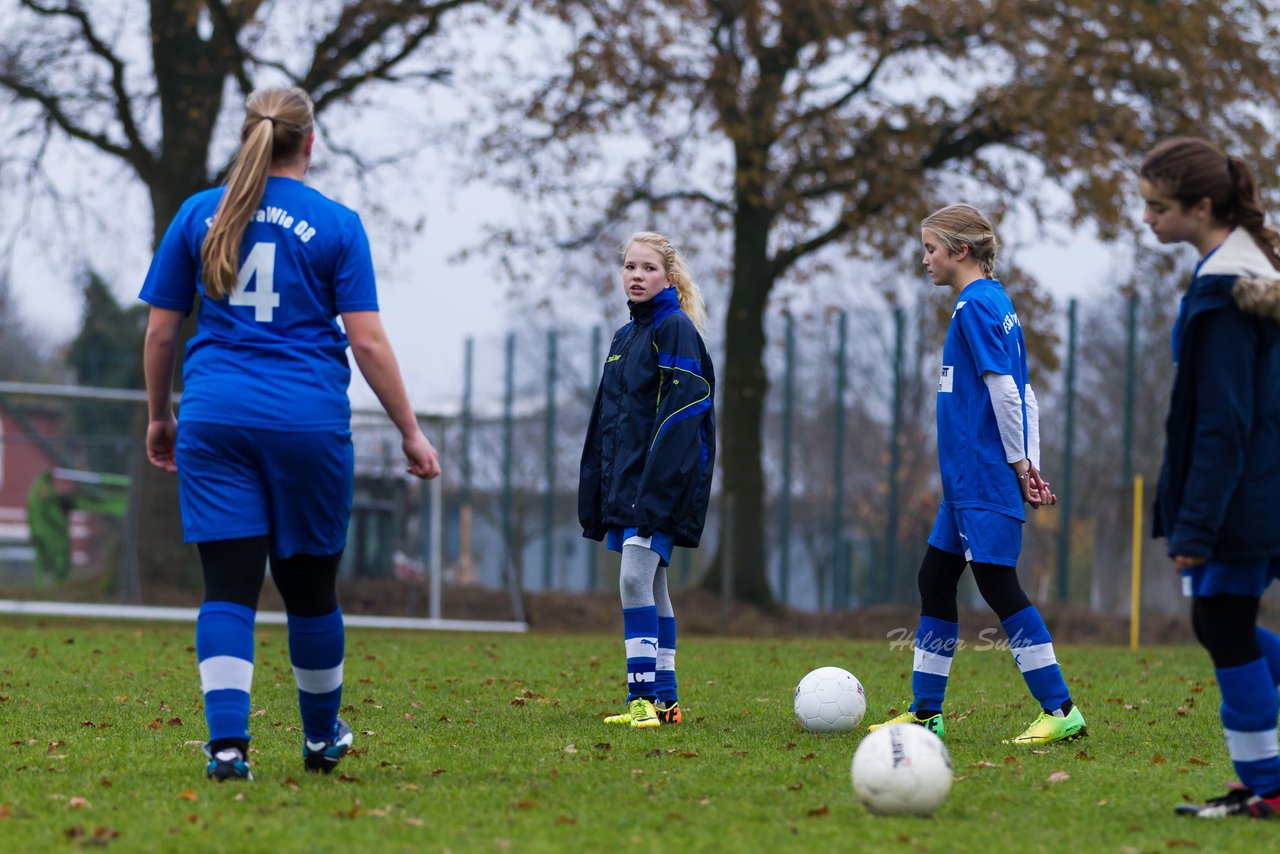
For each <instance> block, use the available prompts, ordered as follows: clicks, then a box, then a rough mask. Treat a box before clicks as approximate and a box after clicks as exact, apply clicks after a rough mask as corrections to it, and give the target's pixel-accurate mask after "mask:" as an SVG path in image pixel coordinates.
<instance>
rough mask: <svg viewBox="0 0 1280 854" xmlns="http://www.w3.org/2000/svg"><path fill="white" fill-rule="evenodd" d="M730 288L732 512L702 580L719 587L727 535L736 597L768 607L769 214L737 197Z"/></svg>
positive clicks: (727, 376)
mask: <svg viewBox="0 0 1280 854" xmlns="http://www.w3.org/2000/svg"><path fill="white" fill-rule="evenodd" d="M734 220H735V222H734V253H733V294H732V296H731V297H730V298H729V312H728V316H727V317H726V318H725V350H724V364H723V365H722V366H721V371H720V375H721V376H722V377H723V381H722V383H721V390H722V398H721V408H720V413H719V419H718V420H719V422H720V448H721V453H720V471H721V472H722V475H723V476H722V478H721V507H722V508H725V507H728V506H730V504H729V502H727V501H725V500H724V498H725V497H726V496H729V495H732V496H733V502H732V507H733V515H734V518H733V519H732V521H731V520H729V519H728V518H727V517H726V516H724V515H723V514H722V515H721V518H720V540H719V543H720V545H719V548H718V553H719V556H718V557H717V558H716V560H715V561H714V562H713V564H712V567H711V571H710V572H709V573H708V575H707V577H706V579H705V580H704V581H703V586H704V587H705V588H706V589H708V590H712V591H719V589H720V573H721V572H722V571H723V570H724V567H723V566H722V564H721V560H722V557H723V555H724V554H725V552H726V549H725V545H726V543H727V537H728V536H732V537H733V545H732V548H731V549H730V550H729V553H730V554H732V555H733V560H734V566H733V595H734V598H736V599H739V600H742V601H746V602H750V603H752V604H754V605H759V606H761V607H766V608H770V607H773V606H774V604H775V602H774V597H773V591H772V590H771V589H770V587H769V578H768V575H767V570H768V559H767V552H766V550H765V536H764V505H765V484H764V466H763V463H762V457H761V455H762V453H763V445H762V441H761V435H760V431H761V425H762V424H763V417H764V401H765V393H766V392H767V391H768V377H767V376H766V374H765V369H764V348H765V337H764V315H765V308H766V306H767V304H768V301H769V292H770V290H771V289H772V288H773V282H774V279H773V276H772V274H771V272H770V267H769V257H768V246H769V227H770V220H771V214H770V212H769V211H768V210H767V209H764V208H761V207H758V206H753V205H751V204H750V203H748V202H746V201H742V200H740V202H739V205H738V208H737V212H736V213H735V215H734Z"/></svg>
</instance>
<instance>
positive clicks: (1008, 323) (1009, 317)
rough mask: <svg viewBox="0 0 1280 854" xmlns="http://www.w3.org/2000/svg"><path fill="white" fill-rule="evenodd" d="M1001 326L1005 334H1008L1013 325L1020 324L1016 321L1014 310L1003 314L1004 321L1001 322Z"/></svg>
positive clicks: (1016, 315) (1016, 316)
mask: <svg viewBox="0 0 1280 854" xmlns="http://www.w3.org/2000/svg"><path fill="white" fill-rule="evenodd" d="M1001 326H1003V327H1004V334H1005V335H1008V334H1009V333H1010V332H1012V331H1013V327H1015V326H1021V324H1020V323H1018V313H1017V312H1016V311H1011V312H1009V313H1008V314H1006V315H1005V316H1004V322H1003V323H1001Z"/></svg>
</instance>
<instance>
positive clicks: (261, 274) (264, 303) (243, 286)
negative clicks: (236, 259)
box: [227, 243, 280, 323]
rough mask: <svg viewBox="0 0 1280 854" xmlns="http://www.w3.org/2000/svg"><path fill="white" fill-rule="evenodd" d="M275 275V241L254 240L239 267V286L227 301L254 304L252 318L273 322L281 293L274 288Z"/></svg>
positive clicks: (237, 284)
mask: <svg viewBox="0 0 1280 854" xmlns="http://www.w3.org/2000/svg"><path fill="white" fill-rule="evenodd" d="M275 278H276V245H275V244H274V243H255V244H253V248H252V249H250V250H249V256H248V257H247V258H245V259H244V265H243V266H241V267H240V275H239V277H238V278H237V279H236V289H235V290H234V291H232V292H231V296H230V297H228V299H227V302H228V303H229V304H231V305H250V306H253V319H254V320H256V321H258V322H259V323H270V322H271V318H272V314H273V313H274V310H275V309H276V307H277V306H279V305H280V295H279V294H278V293H276V292H275ZM254 280H256V282H255V287H254V289H253V290H248V287H249V282H250V281H254Z"/></svg>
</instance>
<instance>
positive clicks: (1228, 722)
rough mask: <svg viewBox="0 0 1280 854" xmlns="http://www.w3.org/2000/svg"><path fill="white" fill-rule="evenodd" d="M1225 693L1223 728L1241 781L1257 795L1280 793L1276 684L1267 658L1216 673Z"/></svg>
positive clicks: (1219, 684)
mask: <svg viewBox="0 0 1280 854" xmlns="http://www.w3.org/2000/svg"><path fill="white" fill-rule="evenodd" d="M1214 672H1215V674H1216V675H1217V677H1218V688H1219V689H1220V690H1221V691H1222V709H1221V714H1222V729H1223V731H1224V733H1225V734H1226V737H1227V752H1228V753H1229V754H1231V763H1232V764H1233V765H1235V769H1236V774H1237V775H1238V776H1239V777H1240V782H1241V783H1244V784H1245V785H1246V786H1248V787H1249V788H1250V789H1252V790H1253V791H1254V792H1255V793H1256V794H1259V795H1268V796H1270V795H1274V794H1275V793H1276V792H1277V791H1280V745H1278V743H1277V741H1276V714H1277V712H1280V702H1278V701H1277V699H1276V692H1275V683H1274V682H1272V681H1271V670H1270V669H1269V668H1268V666H1267V661H1266V659H1265V658H1259V659H1256V660H1255V661H1251V662H1249V663H1248V664H1242V665H1240V666H1239V667H1223V668H1220V669H1218V670H1215V671H1214Z"/></svg>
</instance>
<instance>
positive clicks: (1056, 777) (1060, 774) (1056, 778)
mask: <svg viewBox="0 0 1280 854" xmlns="http://www.w3.org/2000/svg"><path fill="white" fill-rule="evenodd" d="M1070 779H1071V775H1070V774H1068V773H1067V772H1066V771H1054V772H1053V773H1052V774H1050V775H1049V782H1050V783H1065V782H1067V781H1068V780H1070Z"/></svg>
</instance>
